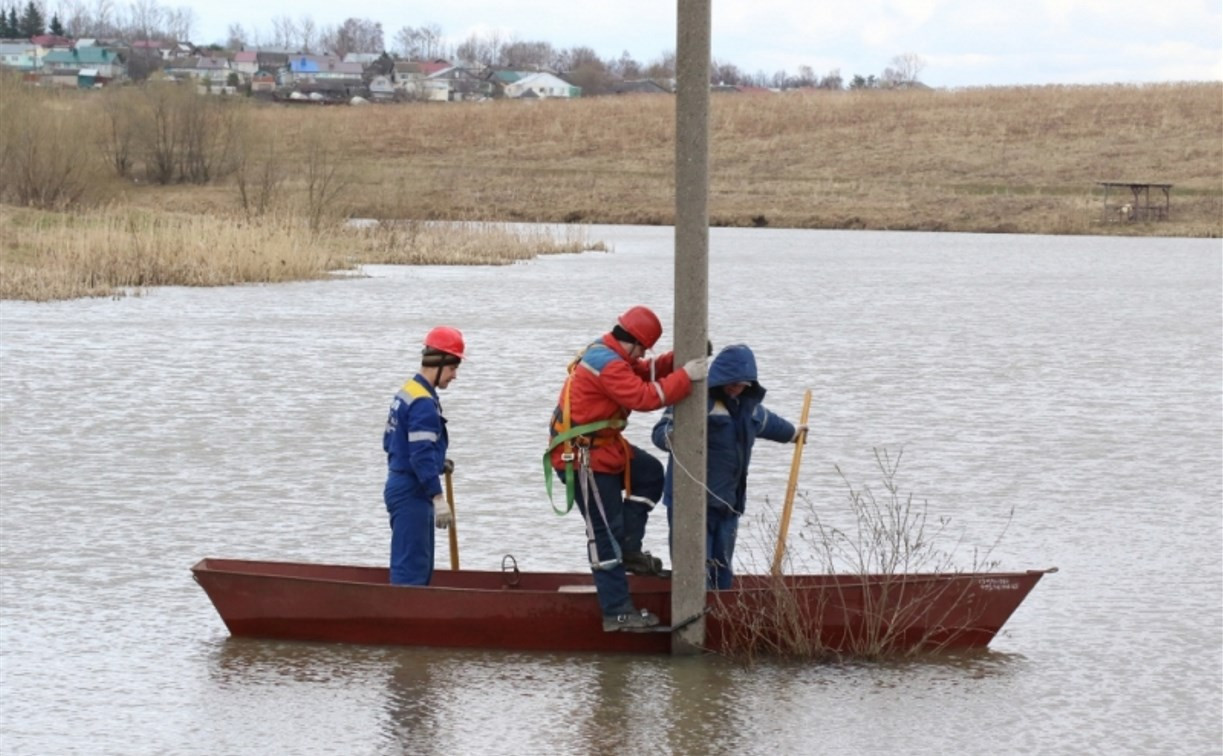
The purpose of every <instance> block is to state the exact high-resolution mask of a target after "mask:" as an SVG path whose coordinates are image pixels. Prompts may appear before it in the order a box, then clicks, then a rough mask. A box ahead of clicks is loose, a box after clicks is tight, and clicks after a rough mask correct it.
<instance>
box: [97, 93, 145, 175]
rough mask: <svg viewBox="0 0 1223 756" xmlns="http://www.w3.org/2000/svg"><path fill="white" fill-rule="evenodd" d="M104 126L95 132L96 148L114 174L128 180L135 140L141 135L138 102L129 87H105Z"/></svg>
mask: <svg viewBox="0 0 1223 756" xmlns="http://www.w3.org/2000/svg"><path fill="white" fill-rule="evenodd" d="M101 99H102V115H103V118H104V123H103V125H102V128H100V129H98V130H97V131H96V132H95V133H96V139H97V142H98V149H99V150H100V151H101V153H102V158H103V159H104V160H105V161H106V163H107V164H108V165H109V166H110V167H111V168H114V169H115V173H116V174H118V175H119V176H121V177H123V178H127V176H128V174H129V173H130V172H131V170H132V164H133V162H134V160H135V151H136V150H135V148H136V140H137V139H138V138H139V136H140V115H139V111H140V108H139V102H138V101H137V95H136V90H135V89H134V88H131V87H106V89H105V90H104V91H103V93H102V98H101Z"/></svg>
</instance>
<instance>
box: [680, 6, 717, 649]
mask: <svg viewBox="0 0 1223 756" xmlns="http://www.w3.org/2000/svg"><path fill="white" fill-rule="evenodd" d="M678 2H679V16H678V25H677V28H678V34H677V37H678V39H677V45H676V50H677V53H676V80H677V91H676V104H675V357H676V359H675V362H676V364H677V365H682V364H684V363H685V362H687V361H688V360H690V359H692V358H693V357H699V356H700V355H703V354H705V344H706V343H707V341H708V338H709V61H710V57H709V55H710V52H709V51H710V44H709V38H710V26H711V24H710V2H711V0H678ZM705 397H706V389H705V384H704V383H699V384H697V385H696V386H695V387H694V390H693V392H692V395H691V396H689V397H688V398H687V399H685V400H684V401H682V402H680V403H679V404H678V405H677V406H676V408H675V436H674V438H673V439H672V445H673V447H674V452H675V459H676V463H677V464H676V466H675V472H674V475H675V479H674V497H675V498H674V507H675V508H674V512H673V515H674V527H673V529H672V544H671V555H672V559H671V561H672V567H673V568H674V570H673V574H672V577H671V621H672V622H682V621H684V620H685V619H687V618H689V617H692V616H694V615H696V614H698V613H699V612H701V611H703V610H704V608H705V414H706V409H705V406H706V405H705ZM680 465H682V468H681V467H680ZM704 645H705V620H704V619H701V620H698V621H697V622H694V623H693V624H691V625H689V626H687V627H686V628H684V629H683V630H680V631H678V632H676V633H674V634H673V635H672V636H671V653H672V654H694V653H697V652H699V651H700V650H701V649H702V647H703V646H704Z"/></svg>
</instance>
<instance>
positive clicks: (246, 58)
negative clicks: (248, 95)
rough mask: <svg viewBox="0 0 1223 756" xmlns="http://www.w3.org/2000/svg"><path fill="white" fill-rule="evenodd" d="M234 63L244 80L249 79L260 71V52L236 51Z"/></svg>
mask: <svg viewBox="0 0 1223 756" xmlns="http://www.w3.org/2000/svg"><path fill="white" fill-rule="evenodd" d="M232 65H233V68H234V70H235V71H237V72H238V73H239V74H241V75H242V78H243V79H244V80H247V81H249V80H250V79H251V77H253V76H254V75H255V74H256V73H258V72H259V53H258V52H256V51H254V50H239V51H238V52H236V53H234V59H233V61H232Z"/></svg>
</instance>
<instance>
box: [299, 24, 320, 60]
mask: <svg viewBox="0 0 1223 756" xmlns="http://www.w3.org/2000/svg"><path fill="white" fill-rule="evenodd" d="M297 29H298V31H299V32H300V38H301V51H302V52H304V53H308V52H311V51H312V50H313V49H314V43H315V39H316V38H317V36H318V27H316V26H315V25H314V19H313V18H311V17H310V16H302V17H301V19H300V20H299V21H298V22H297Z"/></svg>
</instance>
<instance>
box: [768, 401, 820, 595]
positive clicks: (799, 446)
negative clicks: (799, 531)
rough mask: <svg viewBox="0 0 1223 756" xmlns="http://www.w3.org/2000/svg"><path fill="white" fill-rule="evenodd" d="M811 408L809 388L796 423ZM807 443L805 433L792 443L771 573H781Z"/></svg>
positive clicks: (805, 420) (800, 420)
mask: <svg viewBox="0 0 1223 756" xmlns="http://www.w3.org/2000/svg"><path fill="white" fill-rule="evenodd" d="M810 409H811V389H807V393H806V394H804V395H803V413H802V415H801V416H800V417H799V420H798V424H799V425H806V424H807V412H808V411H809V410H810ZM806 445H807V434H806V433H804V434H803V435H802V438H799V439H796V440H795V443H794V461H793V462H791V463H790V483H789V484H788V485H787V486H786V501H785V504H784V505H783V506H782V508H781V524H780V526H779V527H778V529H777V551H776V552H774V554H773V574H774V575H780V574H781V558H782V557H783V556H785V553H786V533H787V532H789V530H790V513H791V512H793V511H794V494H795V492H796V491H797V490H798V465H799V463H800V462H802V460H803V447H804V446H806Z"/></svg>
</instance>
